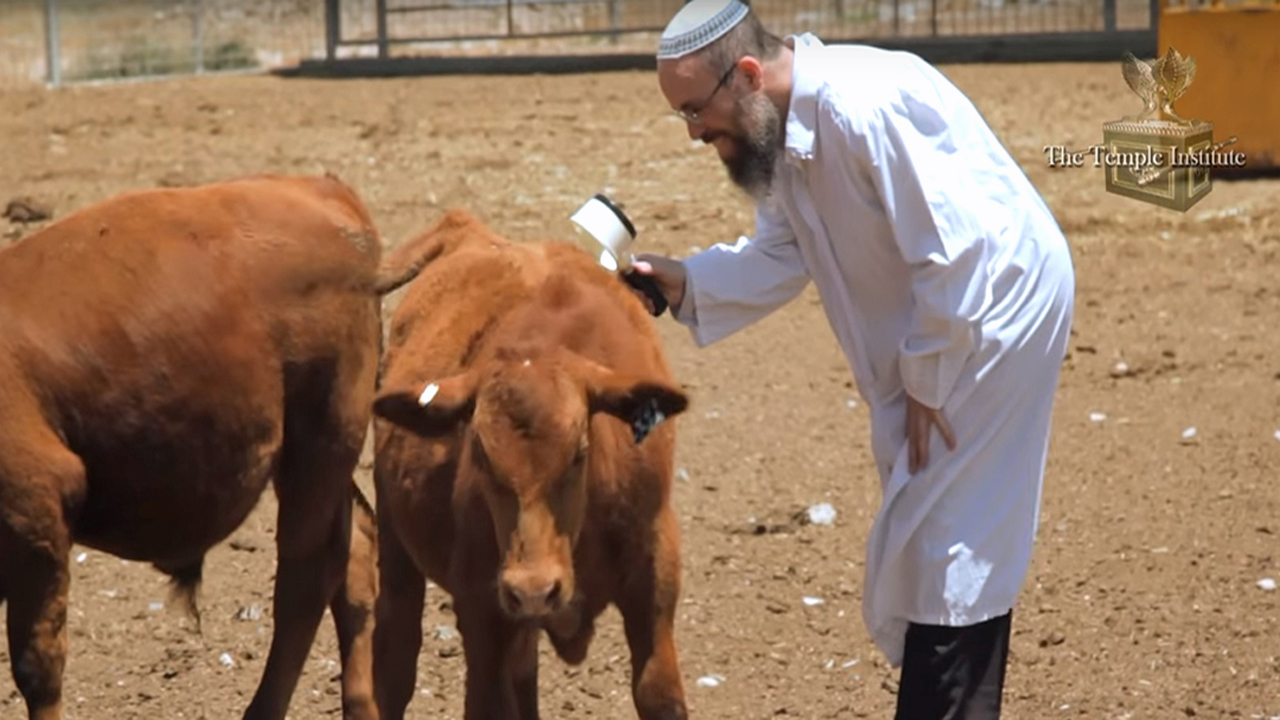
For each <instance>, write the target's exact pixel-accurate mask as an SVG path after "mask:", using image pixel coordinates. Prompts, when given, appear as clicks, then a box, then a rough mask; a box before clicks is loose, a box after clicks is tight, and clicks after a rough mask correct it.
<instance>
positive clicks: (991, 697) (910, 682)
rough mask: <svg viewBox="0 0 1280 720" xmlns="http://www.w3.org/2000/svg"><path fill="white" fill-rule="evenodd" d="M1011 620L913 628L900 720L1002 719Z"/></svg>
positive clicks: (905, 659)
mask: <svg viewBox="0 0 1280 720" xmlns="http://www.w3.org/2000/svg"><path fill="white" fill-rule="evenodd" d="M1011 619H1012V613H1007V614H1005V615H1002V616H1000V617H998V618H993V619H991V620H988V621H986V622H983V623H979V624H977V625H972V626H970V627H940V626H936V625H916V624H914V623H913V624H911V625H910V626H908V628H907V643H906V649H905V651H904V655H903V659H902V680H901V682H900V683H899V684H898V712H897V714H896V715H895V716H894V720H998V718H999V717H1000V695H1001V691H1002V690H1003V689H1004V674H1005V667H1006V665H1007V663H1008V660H1009V627H1010V621H1011Z"/></svg>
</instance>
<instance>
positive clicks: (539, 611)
mask: <svg viewBox="0 0 1280 720" xmlns="http://www.w3.org/2000/svg"><path fill="white" fill-rule="evenodd" d="M502 591H503V598H504V599H505V600H506V605H507V611H508V612H510V613H511V614H512V615H524V616H535V617H536V616H540V615H547V614H550V613H553V612H555V611H557V610H559V609H560V608H561V606H562V605H563V601H564V598H563V585H562V584H561V582H560V581H559V580H549V581H545V580H544V581H535V582H521V583H510V582H507V583H503V589H502Z"/></svg>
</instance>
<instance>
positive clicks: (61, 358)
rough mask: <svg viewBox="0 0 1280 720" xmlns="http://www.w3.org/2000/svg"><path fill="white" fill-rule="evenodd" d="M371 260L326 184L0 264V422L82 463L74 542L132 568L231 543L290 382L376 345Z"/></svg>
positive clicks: (355, 202) (269, 193) (368, 247)
mask: <svg viewBox="0 0 1280 720" xmlns="http://www.w3.org/2000/svg"><path fill="white" fill-rule="evenodd" d="M378 259H379V244H378V239H377V235H376V232H375V231H374V229H373V227H372V223H371V222H370V220H369V216H368V213H367V211H366V210H365V208H364V207H363V206H362V204H361V203H360V201H359V199H358V198H356V196H355V195H354V194H353V193H352V192H351V191H350V190H349V189H347V188H346V187H345V186H344V185H342V184H341V183H340V182H338V181H336V180H332V179H329V178H273V177H257V178H249V179H244V180H238V181H233V182H227V183H219V184H214V185H208V186H203V187H197V188H184V189H164V190H151V191H143V192H135V193H128V194H125V195H121V196H118V197H115V198H113V199H110V200H107V201H105V202H102V203H99V204H97V205H94V206H90V207H88V208H85V209H83V210H81V211H78V212H76V213H73V214H71V215H68V216H67V217H66V218H64V219H63V220H61V221H59V222H57V223H55V224H53V225H51V226H49V227H47V228H45V229H44V230H43V231H41V232H40V233H37V234H35V235H32V236H30V237H28V238H26V239H25V240H23V241H21V242H19V243H17V244H15V245H13V246H11V247H9V248H7V249H5V250H4V251H0V324H3V326H4V327H5V330H6V332H5V337H4V338H3V339H0V356H3V360H0V364H7V365H8V366H9V367H10V368H11V369H12V370H13V371H14V372H13V373H11V374H8V375H6V377H3V378H0V389H3V390H4V391H5V392H6V393H7V394H8V395H9V396H11V397H12V396H20V397H22V398H25V400H26V403H25V404H23V403H20V404H19V406H18V407H10V408H8V410H9V412H8V413H6V415H7V418H6V420H5V421H4V422H7V423H8V424H9V425H11V426H15V427H16V426H18V425H32V424H35V423H43V422H47V423H49V424H50V425H51V429H52V430H53V431H54V432H55V433H56V434H57V435H59V436H60V437H62V438H64V441H65V443H66V445H67V446H68V447H69V448H70V449H71V450H72V451H73V452H74V453H76V454H77V455H78V456H79V457H80V458H81V459H82V461H83V462H84V465H85V472H86V479H87V491H86V493H85V495H84V497H82V498H79V500H80V501H81V504H80V505H79V506H78V507H77V508H76V511H77V516H78V520H79V523H78V527H77V533H78V534H79V535H80V537H81V539H82V540H83V541H84V542H85V543H86V544H92V545H95V546H98V547H101V548H102V549H104V550H106V551H108V552H113V553H116V554H118V555H121V556H123V557H140V558H141V557H144V556H148V555H151V554H153V553H154V552H155V550H156V549H157V548H164V547H173V548H174V549H175V552H178V553H186V552H188V551H189V550H190V548H191V547H193V546H203V545H208V544H210V543H212V542H216V541H217V540H218V539H219V538H220V537H221V536H223V535H225V534H226V533H227V532H229V529H230V525H233V524H238V518H240V517H243V515H244V514H246V513H247V512H248V511H249V510H250V509H251V508H252V504H253V503H256V500H257V497H258V495H259V494H260V493H261V490H262V489H263V488H264V487H265V484H266V482H267V481H268V479H269V477H270V475H271V473H272V472H273V469H274V466H275V463H276V462H277V456H276V454H277V452H278V449H279V447H280V445H281V442H282V437H283V432H284V427H283V425H284V417H285V408H286V404H287V402H288V401H289V397H290V395H291V393H294V394H296V393H297V392H299V390H297V389H295V388H291V387H290V384H291V381H290V378H291V377H296V378H298V379H299V380H298V383H295V384H300V383H305V382H308V379H309V378H313V377H317V376H319V375H322V374H323V373H324V372H326V371H329V369H328V368H326V367H325V366H324V365H325V363H326V362H331V361H334V360H335V359H336V358H337V357H339V356H341V355H342V354H343V353H344V352H346V349H347V348H354V347H356V346H357V345H359V344H360V343H365V344H367V343H368V340H367V338H366V337H365V336H367V335H368V334H369V333H370V332H374V333H376V332H377V327H378V301H377V298H376V295H374V294H373V293H372V292H371V290H370V289H371V287H372V285H373V282H374V276H375V273H376V267H377V263H378ZM374 341H375V349H374V352H375V353H376V337H375V340H374ZM321 400H322V399H321ZM3 429H5V428H4V427H3V423H0V430H3ZM237 483H239V484H238V485H237ZM213 508H217V509H218V511H217V512H213V511H212V509H213Z"/></svg>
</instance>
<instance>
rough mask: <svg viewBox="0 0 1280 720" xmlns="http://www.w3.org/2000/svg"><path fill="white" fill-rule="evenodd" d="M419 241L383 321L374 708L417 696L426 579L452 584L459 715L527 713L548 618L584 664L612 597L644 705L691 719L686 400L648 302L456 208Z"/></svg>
mask: <svg viewBox="0 0 1280 720" xmlns="http://www.w3.org/2000/svg"><path fill="white" fill-rule="evenodd" d="M416 242H418V243H422V249H421V254H420V255H419V257H421V258H424V259H430V260H431V262H430V264H428V265H427V266H426V268H425V269H424V270H423V271H422V273H421V274H420V275H419V276H418V278H417V279H416V280H415V281H414V283H413V284H412V285H410V287H409V290H408V292H407V293H406V295H405V298H404V300H403V302H402V304H401V305H400V307H399V309H398V310H397V312H396V314H395V317H394V318H393V320H392V328H391V340H390V344H389V346H388V348H387V355H386V358H385V368H386V369H385V374H384V380H383V387H382V391H381V393H380V394H379V396H378V399H377V400H376V401H375V404H374V413H375V416H377V417H375V420H374V437H375V443H376V459H375V464H374V477H375V485H376V487H377V505H378V523H379V560H380V568H379V572H380V580H381V584H380V590H379V595H378V605H377V607H378V612H377V622H376V628H375V631H374V649H375V650H374V657H375V660H374V663H375V672H374V675H375V684H376V687H377V698H378V706H379V710H380V712H381V717H382V720H399V719H400V718H403V717H404V712H405V708H406V706H407V705H408V703H409V700H410V699H411V697H412V695H413V689H414V680H415V677H416V675H417V671H416V669H417V657H418V651H419V649H420V647H421V642H422V638H421V622H422V612H423V602H424V592H425V587H424V585H425V581H424V576H425V577H426V578H430V579H431V580H433V581H434V582H436V583H437V584H439V585H440V586H441V587H443V588H444V589H445V590H446V591H447V592H449V593H450V594H451V595H452V597H453V600H454V609H455V611H456V613H457V619H458V626H459V630H460V631H461V634H462V640H463V648H464V652H465V655H466V663H467V681H466V685H467V694H466V705H465V708H466V714H465V717H466V720H490V719H501V720H517V719H518V720H534V719H535V718H537V717H538V693H537V666H538V650H537V647H538V640H539V638H540V637H541V632H542V631H543V630H546V631H547V634H548V636H549V638H550V640H551V643H552V646H553V647H554V648H555V650H556V652H557V653H558V654H559V656H560V657H561V658H563V659H564V660H565V661H566V662H569V663H572V664H577V663H580V662H582V661H583V659H584V658H585V657H586V654H587V648H588V645H589V643H590V641H591V638H592V635H593V632H594V623H595V620H596V618H597V617H598V616H599V615H600V613H601V612H603V611H604V610H605V608H606V607H608V606H609V605H610V604H611V603H612V604H615V605H616V606H617V607H618V609H619V610H620V611H621V614H622V617H623V619H624V624H625V628H626V637H627V642H628V644H629V646H630V650H631V667H632V694H633V698H634V701H635V705H636V708H637V710H638V711H639V714H640V717H641V718H644V720H681V719H683V718H685V717H686V709H685V702H684V691H683V686H682V682H681V677H680V670H679V665H678V660H677V653H676V642H675V637H674V631H673V622H674V618H675V612H676V604H677V601H678V597H679V594H680V549H679V542H680V541H679V523H678V519H677V517H676V515H675V512H674V511H673V509H672V507H671V505H670V502H669V495H670V490H671V476H672V462H673V453H674V445H675V430H674V424H660V423H662V421H663V419H664V418H669V417H672V416H675V415H677V414H679V413H680V412H683V411H684V409H685V407H686V405H687V402H688V399H687V397H686V395H685V394H684V393H683V392H682V391H681V389H680V388H679V386H678V385H677V384H676V383H675V382H674V380H673V379H672V376H671V373H670V370H669V369H668V367H667V364H666V360H665V358H664V355H663V351H662V347H661V344H660V341H659V338H658V336H657V333H656V332H655V330H654V328H653V323H652V320H651V318H650V317H649V316H648V314H646V313H645V311H644V309H643V308H642V307H641V306H640V303H639V302H638V301H637V300H636V298H635V297H634V296H633V295H632V294H631V292H630V290H628V288H627V287H626V286H625V285H624V284H623V283H621V282H620V281H619V280H618V279H617V278H616V277H614V276H613V275H612V274H611V273H609V272H607V271H605V270H604V269H602V268H600V267H599V266H598V265H597V264H596V263H595V262H594V261H593V260H592V259H591V258H590V257H589V256H588V255H587V254H585V253H583V252H581V251H580V250H578V249H577V248H575V247H573V246H572V245H567V244H558V243H543V244H515V243H511V242H508V241H506V240H504V239H503V238H501V237H498V236H497V235H495V234H493V233H492V232H490V231H489V230H488V229H487V228H486V227H485V226H484V225H482V224H481V223H480V222H479V221H477V220H475V219H474V218H472V217H470V216H468V215H466V214H465V213H462V212H458V211H455V212H452V213H450V214H448V215H447V216H446V217H445V218H444V219H443V220H442V221H441V222H440V223H439V224H438V225H437V226H436V227H435V228H433V229H432V230H431V231H429V232H427V233H426V234H424V235H423V236H421V237H419V238H417V240H416ZM655 426H656V427H655ZM650 430H652V432H650Z"/></svg>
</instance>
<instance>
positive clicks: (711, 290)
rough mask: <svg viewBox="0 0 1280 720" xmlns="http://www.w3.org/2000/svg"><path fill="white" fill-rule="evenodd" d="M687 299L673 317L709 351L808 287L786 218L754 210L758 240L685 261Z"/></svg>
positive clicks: (715, 249) (740, 241)
mask: <svg viewBox="0 0 1280 720" xmlns="http://www.w3.org/2000/svg"><path fill="white" fill-rule="evenodd" d="M683 262H684V266H685V270H686V272H687V279H686V284H685V295H684V299H683V300H682V301H681V306H680V307H679V308H678V309H677V312H676V313H675V318H676V320H677V321H679V322H680V323H682V324H684V325H686V326H687V327H688V328H689V330H690V332H691V334H692V335H693V339H694V342H695V343H697V344H698V346H699V347H705V346H707V345H710V344H711V343H714V342H716V341H718V340H722V339H724V338H726V337H728V336H729V335H732V334H733V333H735V332H737V331H738V330H741V329H742V328H744V327H746V326H748V325H750V324H751V323H753V322H755V321H757V320H759V319H761V318H763V317H765V316H766V315H768V314H769V313H771V312H773V311H774V310H777V309H778V308H780V307H782V306H783V305H785V304H786V303H787V302H789V301H790V300H792V299H793V298H795V297H796V296H797V295H799V294H800V292H801V291H802V290H804V288H805V286H807V285H808V284H809V274H808V270H807V269H806V268H805V265H804V261H803V259H802V258H801V257H800V250H799V248H798V247H797V246H796V239H795V235H794V234H793V233H792V231H791V227H790V225H789V224H788V223H787V220H786V218H785V216H782V215H780V214H778V213H775V212H773V211H770V210H769V209H767V208H763V207H761V208H758V209H757V210H756V232H755V237H754V238H747V237H745V236H744V237H740V238H738V241H737V242H736V243H734V244H732V245H729V244H726V243H719V244H716V245H714V246H712V247H711V248H709V249H707V250H704V251H702V252H700V253H698V254H696V255H693V256H691V257H688V258H686V259H685V260H684V261H683Z"/></svg>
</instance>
